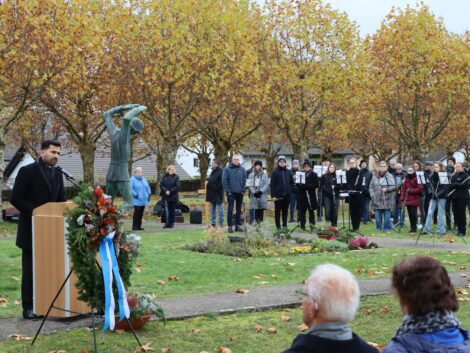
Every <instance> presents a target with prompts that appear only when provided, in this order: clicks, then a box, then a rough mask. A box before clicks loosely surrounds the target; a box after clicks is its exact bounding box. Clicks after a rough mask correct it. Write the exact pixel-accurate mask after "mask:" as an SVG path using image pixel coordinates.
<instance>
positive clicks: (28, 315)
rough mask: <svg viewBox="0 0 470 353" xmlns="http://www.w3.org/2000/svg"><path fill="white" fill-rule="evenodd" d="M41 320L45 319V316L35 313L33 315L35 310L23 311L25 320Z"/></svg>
mask: <svg viewBox="0 0 470 353" xmlns="http://www.w3.org/2000/svg"><path fill="white" fill-rule="evenodd" d="M41 318H43V316H38V315H36V314H35V313H33V309H27V310H23V319H25V320H33V321H36V320H39V319H41Z"/></svg>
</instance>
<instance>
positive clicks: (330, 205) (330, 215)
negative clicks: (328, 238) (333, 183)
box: [323, 194, 339, 227]
mask: <svg viewBox="0 0 470 353" xmlns="http://www.w3.org/2000/svg"><path fill="white" fill-rule="evenodd" d="M323 204H324V205H325V219H326V220H327V221H330V222H331V225H332V226H333V227H336V226H337V225H338V210H339V198H338V197H335V198H333V197H330V196H326V195H325V194H324V195H323Z"/></svg>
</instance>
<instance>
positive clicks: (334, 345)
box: [284, 264, 378, 353]
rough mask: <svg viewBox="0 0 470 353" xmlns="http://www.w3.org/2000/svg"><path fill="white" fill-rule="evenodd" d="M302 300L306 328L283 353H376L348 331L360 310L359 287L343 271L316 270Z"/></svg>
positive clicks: (333, 268)
mask: <svg viewBox="0 0 470 353" xmlns="http://www.w3.org/2000/svg"><path fill="white" fill-rule="evenodd" d="M299 295H300V296H301V297H302V319H303V321H304V323H305V324H306V325H307V326H308V327H309V330H308V331H307V333H304V334H300V335H298V336H297V337H296V338H295V339H294V342H293V343H292V347H291V348H289V349H288V350H286V351H284V353H337V352H338V353H344V352H348V353H377V352H378V350H377V349H375V348H374V347H372V346H370V345H369V344H367V343H366V342H365V341H364V340H362V339H361V338H360V337H359V336H358V335H356V334H355V333H354V332H352V330H351V329H350V328H349V326H348V323H349V322H351V321H352V320H353V319H354V315H355V314H356V311H357V309H358V307H359V298H360V292H359V284H358V283H357V281H356V278H355V277H354V275H353V274H352V273H351V272H349V271H347V270H345V269H344V268H342V267H340V266H337V265H332V264H324V265H319V266H317V267H315V269H314V270H313V272H312V274H311V275H310V277H309V278H308V280H307V284H306V285H305V288H304V290H303V291H301V292H299Z"/></svg>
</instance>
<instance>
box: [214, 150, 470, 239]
mask: <svg viewBox="0 0 470 353" xmlns="http://www.w3.org/2000/svg"><path fill="white" fill-rule="evenodd" d="M252 163H253V164H252V168H251V169H249V170H247V171H245V169H244V168H243V167H242V166H241V164H240V156H238V155H234V156H233V157H232V159H231V162H230V163H229V164H228V166H226V167H225V168H222V166H221V165H220V163H219V162H218V161H217V160H215V159H214V160H212V163H211V168H212V172H211V175H210V177H209V181H208V184H207V196H206V201H208V202H210V203H211V208H210V209H211V225H212V226H216V225H217V224H218V225H219V226H223V221H224V209H223V207H222V203H223V200H224V194H225V195H226V197H227V204H228V207H227V225H228V232H233V231H241V230H242V227H241V224H242V223H241V220H242V214H241V213H242V206H243V198H244V195H245V194H248V196H249V199H250V201H249V206H248V209H249V219H248V221H249V222H250V223H251V222H262V221H263V219H264V211H265V210H266V209H267V208H268V195H269V194H270V196H271V200H272V201H273V203H274V221H275V224H276V227H277V229H281V228H286V227H287V224H288V221H289V222H297V223H298V225H299V226H300V227H301V228H302V229H305V227H306V224H307V214H308V223H309V225H310V226H314V225H315V223H316V219H317V220H319V221H321V220H322V219H325V220H326V221H327V222H330V223H331V225H332V226H336V225H337V223H338V210H339V207H340V204H341V203H347V204H349V207H348V215H347V217H348V220H347V221H348V222H349V223H350V227H351V229H352V230H353V231H357V230H359V228H360V225H361V222H362V223H363V224H367V223H368V222H369V220H370V219H371V218H374V219H375V225H376V229H377V230H378V231H383V232H390V231H391V230H392V228H393V227H403V226H404V223H405V210H406V211H407V212H408V219H409V224H410V232H416V231H417V230H418V229H421V228H422V227H424V230H423V233H424V234H426V233H429V232H431V225H432V224H436V223H437V233H438V234H440V235H442V234H445V233H446V228H447V230H455V231H456V233H457V234H458V235H461V236H463V235H465V234H466V209H467V208H468V209H469V210H470V196H469V188H470V177H469V175H470V174H469V173H470V172H469V165H468V163H460V162H458V163H456V162H455V159H454V158H453V157H451V158H449V159H448V160H447V166H446V167H444V165H443V164H442V163H434V162H429V161H428V162H426V163H424V167H422V164H421V162H414V163H413V164H412V165H409V166H407V167H406V168H404V167H403V165H402V164H400V163H397V161H396V160H395V159H391V160H390V161H389V162H388V163H386V162H385V161H380V162H379V163H378V164H377V167H376V169H375V170H374V171H371V170H369V168H368V163H367V161H365V160H361V161H359V162H358V161H357V160H356V159H355V158H351V159H350V160H349V163H348V168H347V169H346V170H345V171H341V170H338V169H337V167H336V165H335V164H333V163H331V162H330V161H329V160H328V159H327V158H324V159H323V160H322V162H321V166H319V168H316V167H314V166H313V164H312V162H311V161H309V160H305V161H304V162H303V163H302V164H300V163H299V161H298V160H294V161H293V163H292V166H291V167H290V168H288V166H287V163H286V159H285V158H283V157H280V158H279V159H278V161H277V166H276V168H275V169H274V170H273V172H272V173H271V175H270V177H268V175H267V174H266V170H265V169H264V168H263V165H262V162H261V161H253V162H252ZM234 210H235V219H234V218H233V217H232V214H233V211H234ZM371 210H373V213H371V212H370V211H371ZM216 211H218V214H219V219H218V222H217V220H216ZM444 220H445V223H444Z"/></svg>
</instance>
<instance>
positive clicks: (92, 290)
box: [66, 186, 139, 312]
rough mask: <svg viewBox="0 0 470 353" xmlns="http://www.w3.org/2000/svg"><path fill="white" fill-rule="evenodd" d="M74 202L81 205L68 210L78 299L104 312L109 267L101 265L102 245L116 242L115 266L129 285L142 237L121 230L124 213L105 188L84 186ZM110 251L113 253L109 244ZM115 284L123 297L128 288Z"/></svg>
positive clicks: (114, 295)
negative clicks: (99, 258) (99, 256)
mask: <svg viewBox="0 0 470 353" xmlns="http://www.w3.org/2000/svg"><path fill="white" fill-rule="evenodd" d="M74 201H75V203H76V205H77V206H76V207H75V208H73V209H68V210H67V211H66V217H67V243H68V248H69V254H70V258H71V261H72V266H73V271H74V273H75V274H76V276H77V282H76V287H77V289H78V294H79V297H78V298H79V299H80V300H82V301H84V302H86V303H88V304H89V305H90V307H92V308H94V309H96V310H97V311H99V312H100V311H101V312H103V311H104V310H106V308H105V306H106V303H105V298H106V293H105V284H104V279H103V274H102V271H103V270H106V271H103V272H108V270H107V269H105V268H101V266H100V265H99V263H98V261H97V253H98V252H100V255H102V248H101V244H104V243H105V242H107V243H108V244H112V245H114V252H113V258H114V259H115V264H114V265H117V268H118V269H119V272H118V273H119V274H120V277H121V280H122V284H123V286H125V287H129V286H130V276H131V274H132V268H133V265H134V262H135V259H136V257H137V254H138V248H139V243H138V238H137V239H134V235H133V234H129V235H127V234H126V233H125V232H123V231H122V230H121V229H120V219H121V217H122V215H121V213H120V212H119V211H118V209H117V208H116V206H115V205H114V204H113V202H112V199H111V197H110V196H108V195H106V194H105V193H104V192H103V189H102V188H101V187H99V186H97V187H95V188H92V187H90V186H83V187H82V189H81V191H80V193H79V195H78V196H77V197H76V198H75V199H74ZM110 235H111V236H110ZM112 245H111V246H112ZM106 251H107V252H108V254H109V253H110V251H109V247H108V249H107V250H106ZM114 254H115V257H114ZM117 268H113V269H112V271H113V270H116V269H117ZM111 281H112V275H111ZM112 287H113V290H112V291H113V297H114V298H119V295H120V292H122V290H123V289H124V288H122V287H121V288H118V287H119V286H112ZM108 300H109V298H108ZM113 302H114V301H113Z"/></svg>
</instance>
